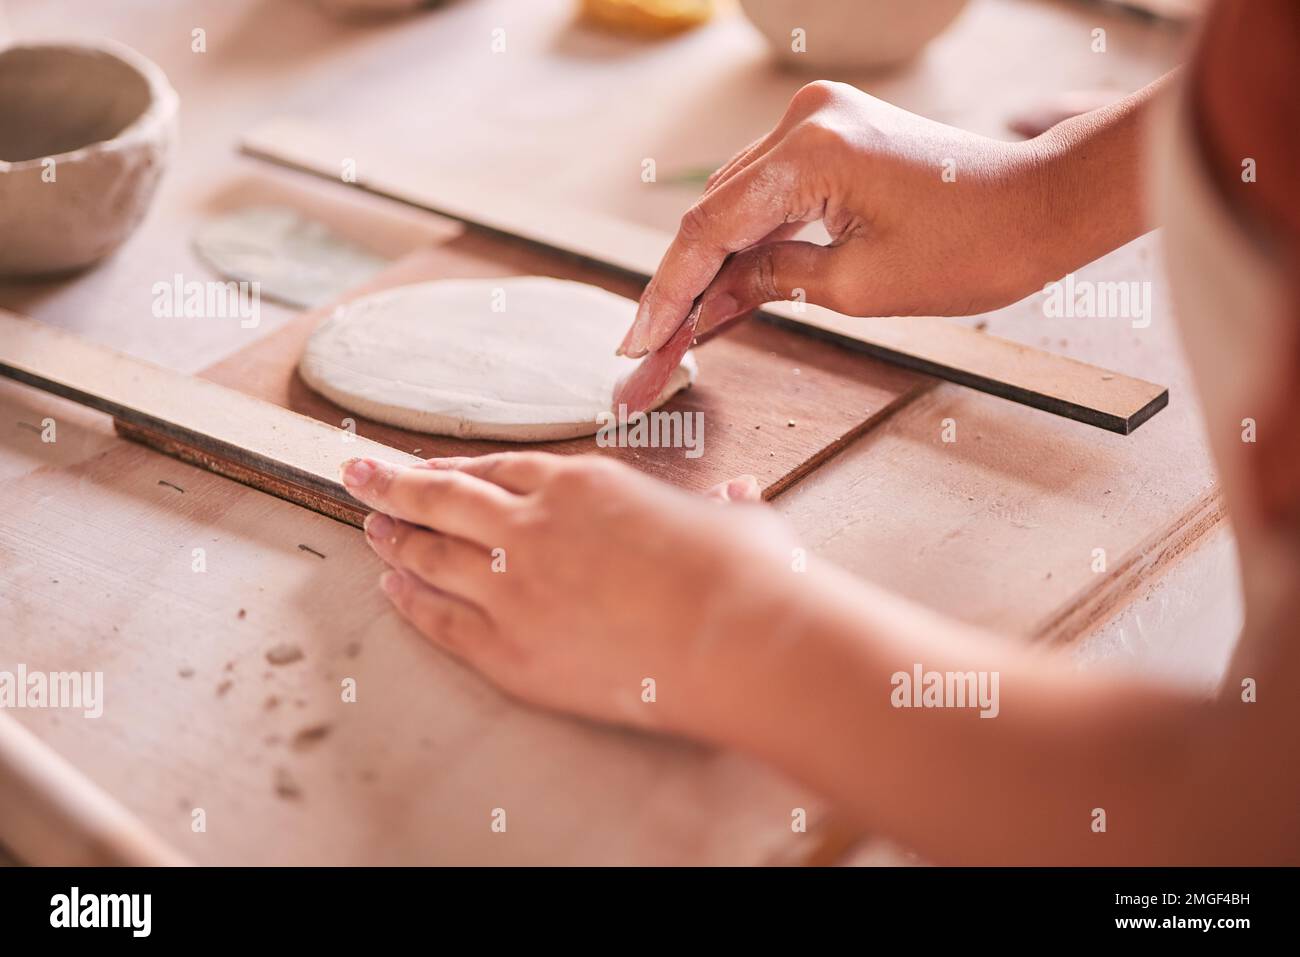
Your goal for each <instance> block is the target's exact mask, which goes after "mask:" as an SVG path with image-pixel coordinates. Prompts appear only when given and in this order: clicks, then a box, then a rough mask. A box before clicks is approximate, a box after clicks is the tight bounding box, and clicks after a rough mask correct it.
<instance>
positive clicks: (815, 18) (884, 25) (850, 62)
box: [740, 0, 967, 70]
mask: <svg viewBox="0 0 1300 957" xmlns="http://www.w3.org/2000/svg"><path fill="white" fill-rule="evenodd" d="M966 2H967V0H740V6H741V8H742V9H743V10H744V11H745V16H747V17H749V20H750V22H751V23H753V24H754V26H756V27H758V29H759V32H761V33H762V34H763V36H764V37H766V38H767V41H768V43H769V44H770V45H771V47H772V52H773V54H774V55H775V56H776V58H777V59H778V60H780V61H781V62H782V63H785V64H789V65H790V66H795V67H800V68H804V69H809V70H825V69H843V70H855V69H868V70H874V69H881V68H884V67H890V66H896V65H897V64H899V63H902V62H904V61H906V60H910V59H911V58H912V57H914V56H916V54H918V53H919V52H921V48H922V47H924V46H925V45H926V44H927V43H929V42H930V41H931V40H932V39H934V37H936V36H938V35H939V34H940V33H942V32H943V30H944V28H945V27H947V26H948V24H950V23H952V21H953V20H954V19H955V18H956V17H957V14H959V13H960V12H961V10H962V8H963V7H965V6H966ZM796 30H801V31H803V34H802V40H803V45H804V48H805V49H804V50H803V51H802V52H800V51H798V50H797V49H796V42H795V41H796V36H795V33H794V31H796Z"/></svg>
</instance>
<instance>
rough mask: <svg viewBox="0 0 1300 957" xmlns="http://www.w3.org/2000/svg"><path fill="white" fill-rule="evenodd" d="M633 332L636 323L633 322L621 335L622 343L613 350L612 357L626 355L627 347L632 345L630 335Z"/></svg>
mask: <svg viewBox="0 0 1300 957" xmlns="http://www.w3.org/2000/svg"><path fill="white" fill-rule="evenodd" d="M635 332H636V322H635V321H634V322H633V323H632V325H631V326H629V327H628V330H627V332H626V333H624V334H623V341H622V342H620V343H619V344H618V348H617V349H615V350H614V355H616V356H625V355H627V350H628V346H630V345H631V344H632V335H633V333H635Z"/></svg>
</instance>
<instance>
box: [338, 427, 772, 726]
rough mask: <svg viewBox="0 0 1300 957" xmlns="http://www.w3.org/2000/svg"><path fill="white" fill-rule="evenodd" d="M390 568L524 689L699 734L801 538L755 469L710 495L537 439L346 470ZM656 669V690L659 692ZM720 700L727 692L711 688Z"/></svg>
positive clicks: (404, 599)
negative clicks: (732, 660)
mask: <svg viewBox="0 0 1300 957" xmlns="http://www.w3.org/2000/svg"><path fill="white" fill-rule="evenodd" d="M343 478H344V484H345V485H346V487H347V489H348V491H349V492H351V493H352V494H353V495H354V496H356V497H357V498H358V499H360V500H361V501H362V502H364V503H365V504H366V505H368V506H370V507H371V508H373V509H375V510H376V511H375V513H374V514H372V515H370V516H369V518H368V519H367V521H366V537H367V540H368V541H369V542H370V544H371V546H372V547H373V548H374V550H375V552H376V553H377V554H378V555H379V557H380V558H382V559H383V560H384V561H385V562H387V563H388V564H389V565H391V566H392V570H391V571H389V572H387V573H385V575H384V577H383V579H382V584H383V588H384V590H385V592H387V594H388V595H389V597H390V598H391V599H392V601H393V603H394V604H395V605H396V606H397V608H398V609H399V610H400V611H401V613H402V614H403V615H405V616H406V617H407V618H408V619H409V620H410V621H411V623H412V624H414V625H415V627H416V628H417V629H419V631H420V632H422V633H423V634H424V635H425V636H427V637H428V638H430V639H431V640H433V641H434V642H436V643H437V644H438V645H440V646H441V647H443V648H445V649H446V650H448V651H450V652H451V653H452V654H454V655H456V656H457V657H459V658H462V659H464V660H465V661H467V662H468V663H469V664H470V665H472V666H473V667H475V668H476V669H478V670H479V671H482V672H483V673H484V674H485V675H486V676H487V677H488V678H489V679H490V680H492V681H493V682H494V683H496V684H497V685H499V686H500V687H502V688H503V689H505V690H506V691H508V692H510V693H512V694H514V695H516V696H517V697H519V698H522V699H524V700H526V701H529V702H532V703H535V704H540V705H544V706H548V707H552V708H556V709H559V710H564V711H571V712H576V713H578V714H582V715H585V716H588V717H592V718H598V719H603V720H610V721H617V722H619V723H623V724H632V725H639V726H647V727H654V728H660V729H667V730H674V731H678V732H681V733H687V734H702V733H704V732H703V729H702V728H701V727H700V723H701V722H702V721H705V720H706V718H705V715H706V713H707V711H708V709H709V708H710V707H712V706H716V705H717V704H718V703H719V702H718V698H719V696H720V694H721V692H720V689H719V687H718V685H719V679H720V676H725V675H727V674H728V672H729V671H730V672H734V671H735V668H730V669H729V668H728V656H729V655H731V654H732V652H733V651H736V650H738V649H737V644H738V642H737V636H743V635H753V634H756V633H757V631H758V630H759V628H760V625H761V623H763V622H764V620H765V618H770V615H769V614H768V613H767V612H765V611H764V607H765V603H766V602H767V601H769V600H770V598H771V597H772V595H773V592H774V588H773V587H772V584H771V582H772V581H773V580H776V579H779V578H781V577H789V572H790V568H791V556H792V548H793V547H794V543H793V541H792V538H791V535H790V533H789V532H788V530H787V529H786V527H785V525H784V523H783V522H782V521H781V520H780V519H779V518H778V517H777V516H776V515H774V514H773V513H772V512H770V511H769V510H768V509H767V508H765V507H759V506H757V505H754V504H742V505H720V504H718V502H717V501H710V499H715V500H716V499H723V500H730V501H736V500H741V501H745V500H756V499H757V498H758V487H757V484H756V483H755V482H754V480H753V479H752V478H749V477H746V478H742V479H737V480H733V481H732V482H730V483H727V484H726V485H725V486H721V487H719V488H716V489H714V490H712V491H711V493H710V494H709V495H708V496H703V497H702V496H696V495H690V494H688V493H685V492H682V491H680V490H677V489H674V488H672V487H671V486H668V485H665V484H663V483H661V482H658V481H655V480H653V479H651V478H649V477H647V476H645V475H642V474H641V473H639V472H636V471H635V470H633V469H631V468H629V467H626V466H623V465H619V464H617V463H615V462H612V461H609V460H608V459H602V458H598V457H591V456H581V457H562V456H555V455H547V454H544V453H537V452H520V453H505V454H499V455H486V456H482V457H480V458H474V459H445V460H431V461H430V462H429V463H427V464H426V465H425V466H417V467H415V468H402V467H400V466H393V465H388V464H384V463H380V462H375V461H373V460H368V459H360V460H352V461H351V462H349V463H347V465H346V466H345V468H344V474H343ZM646 679H651V680H652V681H653V682H654V684H653V699H654V700H653V701H648V700H646V698H647V696H648V686H647V685H645V681H646ZM710 702H712V703H710Z"/></svg>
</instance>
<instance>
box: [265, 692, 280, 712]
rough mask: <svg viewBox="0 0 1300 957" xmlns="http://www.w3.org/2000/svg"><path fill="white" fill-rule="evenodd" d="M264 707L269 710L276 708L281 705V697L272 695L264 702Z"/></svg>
mask: <svg viewBox="0 0 1300 957" xmlns="http://www.w3.org/2000/svg"><path fill="white" fill-rule="evenodd" d="M262 707H263V708H265V709H266V710H267V711H274V710H275V709H276V708H278V707H280V699H279V698H278V697H276V696H275V695H271V696H270V697H268V698H267V699H266V700H265V701H263V702H262Z"/></svg>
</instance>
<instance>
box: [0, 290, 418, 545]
mask: <svg viewBox="0 0 1300 957" xmlns="http://www.w3.org/2000/svg"><path fill="white" fill-rule="evenodd" d="M0 375H3V376H5V377H7V378H10V379H14V380H16V381H18V382H23V383H26V384H27V385H32V386H35V387H37V388H39V389H43V390H45V391H46V392H51V393H53V394H54V395H58V396H62V397H63V398H66V399H71V400H72V401H74V402H78V403H80V404H82V405H85V406H89V407H90V408H92V409H97V410H99V411H100V412H106V413H108V414H109V415H111V416H113V417H114V419H115V420H117V422H118V428H119V431H121V432H123V433H124V434H126V435H128V436H129V437H131V438H137V439H140V440H142V441H145V442H146V443H147V444H150V445H154V446H155V447H157V448H160V449H162V450H163V451H167V452H170V453H172V454H177V453H178V452H180V451H182V450H184V451H185V452H186V454H185V455H182V457H184V458H187V459H188V460H190V461H194V462H197V463H200V464H203V465H205V467H208V468H213V470H214V471H219V472H222V474H225V475H228V476H229V477H231V478H235V479H237V480H239V481H242V482H244V483H245V484H249V485H253V486H255V487H257V488H261V489H263V490H264V491H268V492H271V493H272V494H275V495H278V496H280V497H281V498H287V499H289V500H291V501H295V502H297V503H298V504H300V505H306V506H308V507H310V508H313V509H315V510H316V511H320V512H323V513H325V514H327V515H330V517H332V518H338V519H339V520H341V521H347V522H349V523H350V524H354V525H359V524H360V520H361V517H362V516H364V514H365V511H366V510H365V509H364V507H363V506H362V505H361V503H360V502H358V501H357V500H356V499H354V498H353V497H352V496H351V495H349V494H348V493H347V492H346V491H345V490H344V488H343V485H342V484H341V483H340V482H339V468H340V466H341V465H342V463H343V462H345V461H346V460H347V459H349V458H352V457H354V456H368V457H371V458H376V459H381V460H383V461H389V462H397V463H404V464H410V463H413V462H417V461H419V459H418V458H417V457H416V456H413V455H408V454H407V453H405V452H402V451H399V450H397V449H393V448H390V447H388V446H386V445H381V444H380V443H378V442H373V441H370V440H369V439H366V438H364V437H362V436H358V435H353V434H351V433H349V432H348V431H346V430H344V429H338V428H334V427H333V426H330V425H326V424H325V423H323V422H319V421H317V420H315V419H312V418H308V417H307V416H304V415H298V414H297V413H295V412H290V411H288V410H286V409H282V408H279V407H278V406H275V405H272V404H271V403H269V402H264V401H262V400H260V399H255V398H252V397H250V396H247V395H244V394H243V393H240V392H236V391H234V390H233V389H227V388H225V387H223V386H220V385H217V384H216V383H214V382H208V381H206V380H203V379H196V378H193V377H191V376H187V375H183V374H181V373H179V372H172V371H170V370H168V369H163V368H160V367H158V366H155V365H152V364H150V363H148V362H144V361H142V360H140V359H136V358H133V357H131V356H128V355H124V354H122V353H120V352H115V351H114V350H112V349H108V348H105V347H103V346H98V345H95V344H93V343H90V342H86V341H85V340H82V339H79V338H77V337H76V336H74V335H71V334H69V333H66V332H63V331H61V330H59V329H56V328H54V327H52V326H47V325H45V324H44V323H40V322H37V321H35V320H33V319H28V318H26V317H23V316H17V315H14V314H13V313H11V312H6V311H4V310H0ZM218 464H220V465H221V466H222V467H215V466H217V465H218Z"/></svg>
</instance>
